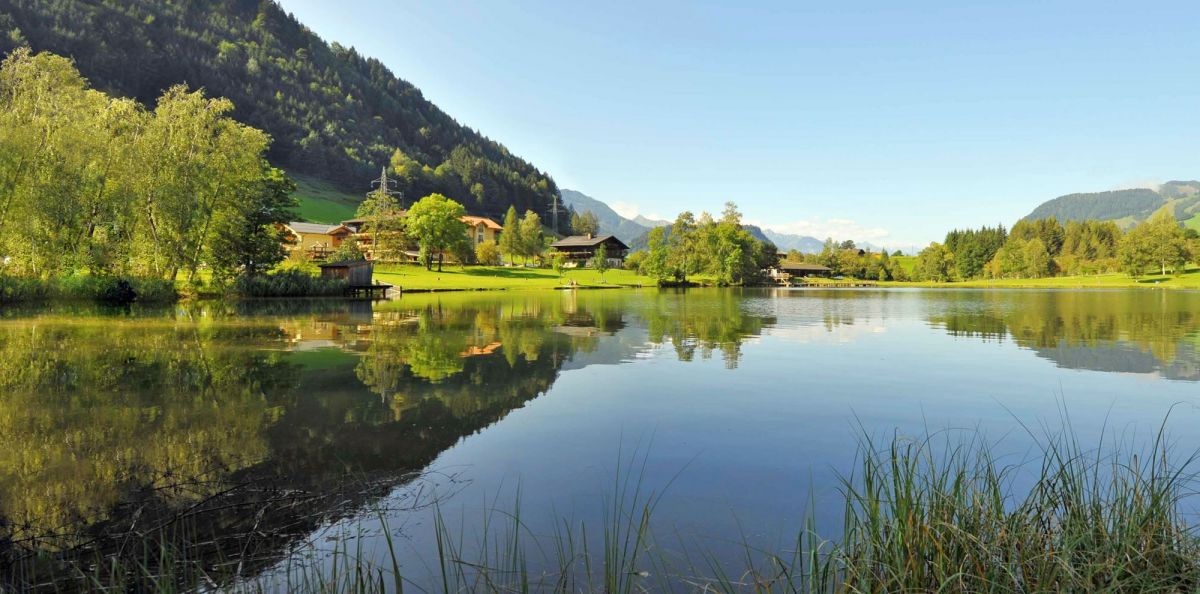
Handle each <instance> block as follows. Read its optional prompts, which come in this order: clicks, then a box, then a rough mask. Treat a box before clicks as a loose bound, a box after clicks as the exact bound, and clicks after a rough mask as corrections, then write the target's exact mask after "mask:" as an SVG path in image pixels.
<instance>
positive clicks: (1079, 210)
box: [1025, 181, 1200, 228]
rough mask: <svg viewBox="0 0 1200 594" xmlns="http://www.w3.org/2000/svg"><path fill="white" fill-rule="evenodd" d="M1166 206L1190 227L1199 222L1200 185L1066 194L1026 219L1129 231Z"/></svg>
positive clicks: (1181, 183) (1180, 183) (1183, 183)
mask: <svg viewBox="0 0 1200 594" xmlns="http://www.w3.org/2000/svg"><path fill="white" fill-rule="evenodd" d="M1166 206H1169V207H1170V209H1171V211H1172V212H1173V213H1174V215H1175V218H1177V219H1179V220H1180V221H1183V222H1184V223H1185V224H1189V226H1192V225H1195V224H1196V223H1197V222H1200V182H1194V181H1169V182H1167V183H1165V184H1163V185H1162V186H1160V187H1159V188H1158V189H1157V190H1152V189H1149V188H1135V189H1129V190H1113V191H1110V192H1092V193H1081V194H1067V195H1066V196H1059V197H1058V198H1055V199H1053V200H1050V201H1047V202H1045V203H1043V204H1041V205H1040V206H1038V207H1037V208H1036V209H1034V210H1033V212H1032V213H1030V214H1029V216H1027V217H1025V219H1026V220H1030V221H1036V220H1041V219H1047V218H1050V217H1054V218H1055V219H1058V220H1059V221H1060V222H1066V221H1087V220H1097V221H1114V222H1116V223H1117V224H1118V225H1119V226H1121V227H1123V228H1129V227H1132V226H1133V225H1135V224H1137V223H1140V222H1142V221H1145V220H1147V219H1149V218H1150V217H1151V215H1153V214H1154V213H1155V212H1157V211H1158V210H1160V209H1162V208H1163V207H1166Z"/></svg>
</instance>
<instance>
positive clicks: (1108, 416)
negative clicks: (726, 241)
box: [0, 290, 1200, 585]
mask: <svg viewBox="0 0 1200 594" xmlns="http://www.w3.org/2000/svg"><path fill="white" fill-rule="evenodd" d="M1198 349H1200V294H1198V293H1184V292H1165V291H993V292H988V291H917V290H897V291H811V290H797V291H751V290H746V291H741V290H694V291H687V292H674V291H661V292H660V291H651V290H644V291H591V292H588V291H581V292H577V293H576V292H539V293H528V294H526V293H487V294H443V295H418V296H406V297H404V298H403V299H400V300H398V301H395V302H388V303H383V304H376V305H373V306H372V305H370V304H365V303H341V302H329V301H310V302H292V301H272V302H261V303H243V304H212V303H204V304H190V305H182V306H179V307H175V308H169V309H138V308H132V309H124V310H122V309H116V310H112V309H108V310H104V309H95V308H89V307H72V306H56V307H51V308H42V309H32V310H11V309H10V310H4V311H3V312H0V389H2V390H3V397H2V399H0V550H2V552H3V555H4V558H5V567H6V573H5V579H6V581H8V582H9V583H11V584H21V585H29V583H30V582H28V581H23V580H26V579H30V580H32V581H38V580H39V579H41V578H40V577H38V576H40V575H43V574H45V572H46V571H47V568H53V567H55V561H56V560H62V559H73V560H77V559H85V560H89V559H90V560H94V559H96V558H98V557H104V556H111V555H124V554H128V552H129V550H130V549H131V546H130V545H131V544H135V543H137V542H139V540H141V539H145V538H147V537H148V535H153V536H154V537H155V538H157V539H160V540H166V541H169V542H170V543H171V545H172V549H173V550H176V551H181V552H185V553H186V556H187V558H188V559H189V560H192V561H195V562H196V563H198V564H201V565H205V566H207V567H226V568H227V569H228V567H227V566H229V565H231V564H233V563H235V562H236V563H239V564H240V565H238V566H237V567H236V568H235V569H236V571H237V572H239V573H241V574H242V575H254V574H255V573H256V572H258V571H261V570H263V569H264V568H269V567H272V566H275V565H277V564H279V563H285V564H286V563H287V562H288V560H289V559H293V560H294V559H296V558H298V557H305V556H308V555H314V554H315V555H317V556H318V558H319V557H320V555H321V552H322V551H328V550H329V549H331V548H333V547H336V546H339V545H340V544H342V543H344V542H346V538H347V535H356V538H355V546H361V547H362V548H363V550H364V551H366V554H368V555H378V554H382V548H381V547H382V546H383V544H382V539H381V538H380V531H381V530H382V524H381V523H380V521H379V518H380V517H384V518H387V522H388V526H389V527H390V529H391V531H392V532H394V533H395V534H396V535H397V537H398V538H399V540H400V544H401V548H402V550H403V552H402V553H401V555H402V557H403V559H404V562H405V563H406V568H405V570H406V572H409V571H411V574H412V576H413V579H414V580H417V581H420V580H421V579H423V576H424V575H425V573H427V569H426V567H425V565H424V564H423V562H422V559H421V557H422V556H424V555H426V554H427V553H429V546H430V544H431V540H432V521H431V515H430V514H431V513H432V512H431V510H430V508H429V507H428V504H429V503H430V502H432V501H438V502H439V504H440V506H441V509H442V513H443V514H445V515H446V516H447V517H448V518H450V520H451V521H454V522H459V523H461V525H462V526H463V527H464V529H465V530H466V531H468V532H469V531H470V530H472V529H473V528H474V525H473V522H474V521H475V520H474V519H475V518H478V517H479V515H480V514H479V512H480V510H481V509H482V508H484V507H487V506H492V505H497V506H500V507H504V506H505V505H508V504H509V502H510V500H511V499H512V498H513V496H514V493H515V491H516V490H517V488H518V487H519V489H520V492H521V499H522V505H523V509H524V512H525V515H524V518H525V519H526V521H527V522H529V524H530V529H531V531H533V532H535V533H542V534H547V533H550V532H551V531H552V530H553V526H554V522H555V519H556V518H561V517H570V518H571V519H573V520H576V521H583V522H591V523H592V525H598V524H599V523H600V517H599V516H600V513H599V512H600V507H601V505H600V504H601V503H602V502H603V497H604V494H606V493H608V492H610V491H611V489H612V483H613V474H614V472H615V467H616V465H617V462H618V459H619V456H620V454H619V453H618V452H619V451H624V452H626V454H628V452H629V451H630V449H631V448H639V447H640V448H641V449H640V451H641V452H642V453H643V454H644V456H645V461H646V465H647V474H646V476H647V477H648V478H647V482H649V483H651V484H650V485H649V486H650V487H659V488H661V487H663V486H664V485H665V483H666V482H667V481H668V480H669V479H671V478H672V477H674V478H675V480H674V482H673V483H672V484H671V486H670V489H669V490H668V491H667V493H666V495H665V497H664V499H663V505H662V506H661V508H660V509H661V511H660V514H659V515H658V516H657V517H656V523H658V524H660V525H661V527H662V528H664V529H665V530H666V531H667V532H669V533H672V534H685V535H688V538H689V539H696V540H697V541H698V542H704V543H706V546H709V547H710V548H711V549H712V550H714V551H716V552H717V554H718V555H725V554H729V555H732V554H734V549H733V548H731V547H728V546H727V541H728V540H729V539H735V540H738V539H743V538H744V539H746V540H748V541H751V542H754V543H755V544H761V545H763V546H775V545H777V544H780V543H786V542H788V541H790V540H791V539H792V538H793V536H794V533H795V529H796V528H797V527H798V526H799V524H800V522H801V521H802V520H803V518H804V516H805V514H806V513H809V512H813V513H815V514H816V515H817V516H818V519H821V520H823V521H824V520H828V521H829V522H830V523H836V521H838V514H839V513H840V507H838V496H837V492H836V486H837V476H838V473H839V472H843V471H847V470H849V469H851V468H852V464H853V462H854V455H855V445H856V443H857V440H858V439H859V438H860V437H861V435H862V434H863V433H867V434H891V432H901V433H905V434H918V433H921V432H923V431H928V430H929V429H935V430H941V429H947V428H949V429H952V430H961V431H966V432H971V433H975V432H979V433H983V434H985V435H987V436H988V437H989V438H994V439H996V440H1001V441H1003V443H1005V444H1006V447H1009V448H1010V449H1011V450H1012V452H1014V455H1021V454H1022V452H1026V451H1027V450H1028V448H1029V447H1030V443H1031V442H1030V440H1029V439H1028V436H1027V435H1024V433H1023V430H1022V429H1021V427H1020V424H1019V423H1018V422H1017V421H1021V422H1023V423H1027V424H1029V425H1031V426H1037V425H1038V424H1039V423H1045V424H1047V425H1052V424H1055V423H1059V422H1061V420H1062V418H1063V412H1062V411H1063V410H1066V411H1068V413H1069V415H1070V419H1071V422H1072V426H1073V428H1074V430H1075V431H1076V432H1077V433H1079V434H1080V436H1081V437H1082V438H1083V439H1088V438H1089V437H1095V436H1098V435H1099V433H1100V431H1101V430H1102V429H1103V428H1104V427H1106V426H1107V427H1108V428H1109V429H1112V428H1117V429H1118V430H1120V431H1122V432H1125V433H1129V434H1133V433H1137V434H1147V435H1148V434H1149V432H1152V431H1153V430H1154V429H1155V428H1156V427H1157V424H1158V423H1159V422H1161V421H1162V419H1163V418H1164V416H1165V415H1166V414H1167V412H1168V411H1169V410H1170V409H1171V408H1172V407H1173V406H1174V407H1175V410H1174V412H1173V413H1172V427H1180V428H1187V427H1189V426H1195V422H1196V421H1197V420H1200V418H1198V417H1200V414H1198V412H1197V410H1196V401H1197V395H1200V390H1198V389H1197V388H1198V387H1200V384H1197V383H1196V382H1197V380H1200V356H1198V353H1197V351H1198ZM1194 433H1195V432H1194V431H1186V430H1182V429H1181V430H1179V431H1178V432H1177V434H1176V437H1178V441H1179V442H1180V444H1181V445H1182V446H1184V447H1193V448H1194V447H1196V446H1197V445H1200V436H1196V435H1193V434H1194ZM485 503H486V505H485ZM357 535H361V538H358V537H357ZM180 554H183V553H180ZM177 561H178V559H171V560H164V561H163V562H164V563H168V562H170V563H174V562H177ZM50 574H51V575H53V574H54V572H53V571H50ZM31 576H33V577H31Z"/></svg>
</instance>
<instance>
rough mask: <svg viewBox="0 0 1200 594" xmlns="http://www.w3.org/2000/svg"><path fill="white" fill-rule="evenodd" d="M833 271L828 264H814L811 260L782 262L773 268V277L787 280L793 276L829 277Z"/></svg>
mask: <svg viewBox="0 0 1200 594" xmlns="http://www.w3.org/2000/svg"><path fill="white" fill-rule="evenodd" d="M832 273H833V270H831V269H830V268H829V267H828V266H822V265H820V264H813V263H811V262H780V264H779V266H777V267H775V268H773V269H771V278H774V279H775V280H780V281H786V280H788V279H792V278H804V277H806V276H824V277H828V276H829V275H830V274H832Z"/></svg>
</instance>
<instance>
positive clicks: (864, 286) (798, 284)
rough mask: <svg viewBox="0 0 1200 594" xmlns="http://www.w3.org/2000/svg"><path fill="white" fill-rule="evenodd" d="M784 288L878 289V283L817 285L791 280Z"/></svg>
mask: <svg viewBox="0 0 1200 594" xmlns="http://www.w3.org/2000/svg"><path fill="white" fill-rule="evenodd" d="M785 286H788V287H804V288H806V289H870V288H875V287H878V286H879V283H876V282H874V281H863V280H845V281H828V282H824V281H823V282H819V283H818V282H809V281H804V280H793V281H790V282H788V283H787V284H786V285H785Z"/></svg>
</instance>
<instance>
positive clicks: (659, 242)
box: [641, 227, 674, 282]
mask: <svg viewBox="0 0 1200 594" xmlns="http://www.w3.org/2000/svg"><path fill="white" fill-rule="evenodd" d="M669 261H670V247H669V245H668V243H667V238H666V228H665V227H655V228H653V229H651V230H650V234H649V236H648V237H647V247H646V259H645V260H643V262H642V269H641V273H642V274H644V275H646V276H649V277H652V278H654V279H655V280H657V281H659V282H663V281H666V280H669V279H671V278H673V277H674V275H673V274H672V273H671V270H670V266H669Z"/></svg>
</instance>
